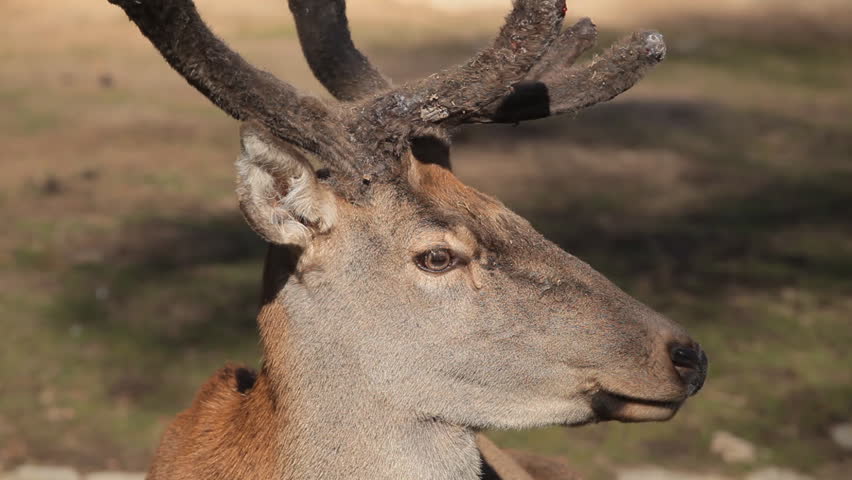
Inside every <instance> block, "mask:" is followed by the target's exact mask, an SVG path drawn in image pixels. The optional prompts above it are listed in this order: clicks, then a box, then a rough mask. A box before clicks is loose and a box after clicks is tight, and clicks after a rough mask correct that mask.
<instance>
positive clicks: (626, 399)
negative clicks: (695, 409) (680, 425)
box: [592, 391, 685, 422]
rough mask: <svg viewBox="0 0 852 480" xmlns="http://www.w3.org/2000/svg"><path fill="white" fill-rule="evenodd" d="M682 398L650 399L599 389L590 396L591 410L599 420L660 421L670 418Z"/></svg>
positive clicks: (679, 405)
mask: <svg viewBox="0 0 852 480" xmlns="http://www.w3.org/2000/svg"><path fill="white" fill-rule="evenodd" d="M684 400H685V399H677V400H651V399H645V398H637V397H631V396H627V395H622V394H618V393H612V392H606V391H601V392H598V393H597V394H595V396H594V397H592V410H594V412H595V415H596V416H597V418H598V420H599V421H607V420H617V421H619V422H662V421H666V420H668V419H670V418H672V417H673V416H674V415H675V413H677V411H678V409H680V407H681V405H683V402H684Z"/></svg>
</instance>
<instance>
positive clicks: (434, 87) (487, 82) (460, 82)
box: [362, 0, 566, 128]
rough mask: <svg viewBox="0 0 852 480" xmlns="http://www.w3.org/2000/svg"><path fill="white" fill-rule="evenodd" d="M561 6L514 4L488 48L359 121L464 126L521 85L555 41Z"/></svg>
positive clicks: (396, 94)
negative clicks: (471, 118) (366, 119)
mask: <svg viewBox="0 0 852 480" xmlns="http://www.w3.org/2000/svg"><path fill="white" fill-rule="evenodd" d="M565 11H566V8H565V0H516V1H515V5H514V8H513V9H512V12H511V13H510V14H509V16H508V17H507V18H506V23H505V25H503V28H502V29H501V30H500V33H499V34H498V35H497V39H496V40H495V41H494V43H493V45H492V46H491V47H489V48H486V49H485V50H482V51H481V52H479V53H478V54H477V55H475V56H474V57H473V58H472V59H471V60H469V61H468V62H467V63H465V64H463V65H460V66H458V67H456V68H454V69H450V70H448V71H445V72H442V73H437V74H434V75H432V76H430V77H428V78H425V79H423V80H420V81H417V82H414V83H411V84H408V85H405V86H402V87H400V88H398V89H396V90H392V91H390V92H388V93H382V94H381V95H380V96H378V97H376V98H374V99H373V100H372V101H370V102H367V104H366V105H365V108H364V110H363V111H362V115H365V116H367V117H368V118H370V119H371V120H373V121H374V122H375V123H376V124H379V125H382V126H383V127H385V128H386V127H387V126H388V125H390V124H391V123H393V122H389V121H388V120H391V119H394V120H401V121H402V122H403V123H411V124H415V125H416V124H422V123H424V122H425V123H433V124H439V125H441V126H453V125H458V124H461V123H466V121H467V120H468V119H469V118H470V117H471V115H473V114H475V113H477V112H479V111H481V110H483V109H484V108H486V107H487V106H488V105H490V104H492V103H494V102H495V101H497V100H498V99H500V98H502V97H505V96H506V95H507V94H508V93H509V91H510V87H511V86H512V85H513V84H515V83H517V82H519V81H521V80H523V79H524V77H525V76H526V75H527V74H528V73H529V72H530V70H531V69H532V68H533V66H535V64H536V63H537V62H538V61H539V60H540V59H541V58H542V56H544V54H545V52H546V51H547V48H548V47H549V46H550V44H551V43H552V42H553V40H554V39H555V38H556V37H557V36H558V34H559V30H560V27H561V24H562V19H563V18H564V16H565Z"/></svg>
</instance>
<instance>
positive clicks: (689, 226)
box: [0, 0, 852, 479]
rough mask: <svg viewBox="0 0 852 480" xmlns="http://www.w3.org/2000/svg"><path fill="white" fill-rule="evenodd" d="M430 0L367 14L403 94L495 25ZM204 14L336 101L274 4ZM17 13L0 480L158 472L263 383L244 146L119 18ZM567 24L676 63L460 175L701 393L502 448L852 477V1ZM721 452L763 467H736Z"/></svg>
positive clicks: (229, 123) (637, 10)
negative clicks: (244, 202)
mask: <svg viewBox="0 0 852 480" xmlns="http://www.w3.org/2000/svg"><path fill="white" fill-rule="evenodd" d="M436 2H437V3H435V5H437V6H438V7H440V8H438V9H432V8H431V6H430V5H431V4H430V2H413V1H409V0H360V1H358V0H352V1H351V6H350V10H351V16H352V19H353V28H354V31H355V37H356V41H357V42H358V43H359V44H360V45H362V46H363V47H364V50H366V51H367V52H368V54H369V55H370V56H371V57H372V58H373V59H374V60H375V62H376V63H377V64H378V65H379V66H380V67H381V68H382V69H383V70H384V71H385V72H387V74H388V75H389V76H390V77H392V78H394V79H395V80H397V81H404V80H406V79H411V78H416V77H419V76H422V75H425V74H428V73H431V72H432V71H434V70H436V69H439V68H441V67H443V66H447V65H451V64H453V63H456V62H458V61H461V60H462V59H464V58H466V57H467V56H468V55H470V54H471V53H472V52H474V51H475V50H476V49H477V48H479V47H481V46H482V45H484V44H486V43H487V41H488V38H489V36H490V35H491V34H492V32H494V31H496V28H497V26H498V25H499V21H500V17H501V15H502V12H501V11H500V10H499V9H493V8H468V9H458V8H446V6H447V5H448V4H449V3H448V2H442V1H441V0H436ZM197 3H198V4H199V9H200V10H201V12H202V14H203V15H204V16H205V18H206V19H207V21H208V23H209V24H211V25H212V26H213V28H214V30H215V31H216V32H217V33H219V34H220V35H221V36H223V37H224V38H226V39H227V40H228V42H229V43H230V44H231V45H232V46H233V47H234V48H236V49H237V50H239V51H240V52H242V53H243V54H244V55H245V56H246V57H248V58H249V59H250V60H251V61H252V62H254V63H256V64H258V65H260V66H262V67H263V68H266V69H268V70H270V71H272V72H274V73H275V74H277V75H279V76H280V77H282V78H284V79H286V80H288V81H290V82H291V83H294V84H296V85H297V86H298V87H300V88H304V89H306V90H308V91H311V92H313V93H314V94H316V95H321V96H325V95H326V94H325V93H324V92H323V91H322V89H321V87H320V86H319V85H318V84H317V83H316V82H315V81H314V80H313V79H312V77H311V75H310V72H309V71H308V69H307V67H306V65H305V62H304V60H303V58H302V56H301V52H300V50H299V47H298V44H297V40H296V38H295V32H294V28H293V25H292V22H291V20H290V18H289V14H288V13H287V11H286V5H285V2H282V1H274V0H243V1H241V2H229V1H225V0H199V1H198V2H197ZM454 3H455V4H458V3H459V2H454ZM480 3H482V2H480ZM492 3H495V4H497V5H498V6H499V5H501V4H506V3H507V2H500V1H496V0H495V1H494V2H492ZM0 15H1V16H2V18H3V21H2V22H3V28H0V60H2V67H0V145H2V149H0V152H2V153H0V165H2V175H0V222H2V224H3V225H4V227H3V228H2V230H0V322H2V326H3V330H4V335H3V338H2V340H0V470H2V468H3V467H9V466H13V465H15V464H18V463H21V462H24V461H38V462H43V463H54V462H55V463H62V464H70V465H74V466H76V467H79V468H82V469H89V470H94V469H102V468H110V469H122V468H123V469H130V470H140V469H144V467H145V465H146V463H147V461H148V459H149V457H150V454H151V452H152V449H153V448H154V447H155V446H156V443H157V440H158V437H159V435H160V433H161V432H162V429H163V428H164V426H165V425H166V424H167V422H168V421H169V419H170V418H171V417H172V416H174V414H175V413H176V412H177V411H179V410H180V409H182V408H184V407H185V406H186V405H187V404H188V402H189V400H190V398H191V397H192V395H193V393H194V391H195V389H196V388H197V387H198V385H199V384H200V383H201V382H202V381H203V379H204V378H205V377H206V376H208V375H209V374H211V373H212V372H213V371H214V370H215V369H216V368H218V367H219V366H221V365H222V364H224V363H225V362H241V363H246V364H250V365H256V364H257V363H258V361H259V358H258V350H257V336H256V332H255V327H254V313H255V309H256V306H257V300H258V293H259V291H258V289H259V279H260V267H261V260H262V254H263V251H264V246H263V244H262V242H261V241H260V240H258V239H257V238H255V236H254V235H253V234H252V233H251V232H250V230H249V229H248V228H247V227H246V226H245V225H244V223H243V221H242V219H241V217H240V215H239V213H238V211H237V208H236V202H235V196H234V194H233V172H232V164H233V159H234V158H235V155H236V151H237V141H238V138H237V128H238V125H237V123H236V122H235V121H233V120H230V119H229V118H227V117H226V116H225V115H224V114H222V113H220V112H218V111H217V110H216V109H215V108H214V107H213V106H211V105H209V104H208V103H207V101H206V100H205V99H204V98H203V97H202V96H201V95H200V94H198V93H196V92H195V91H194V90H192V88H190V87H189V86H188V85H187V84H186V83H185V82H184V81H183V80H182V79H181V78H180V77H179V76H178V75H176V74H174V73H173V72H172V71H171V70H169V68H168V67H167V66H166V65H165V63H164V62H163V61H162V60H161V59H160V58H159V57H158V56H157V54H156V53H155V51H154V50H153V48H151V46H150V45H149V44H148V43H147V42H146V41H145V40H144V39H143V38H142V37H141V35H140V34H139V33H138V31H137V30H136V29H135V28H134V27H133V26H132V25H131V24H129V23H128V22H127V20H126V17H124V16H123V14H122V12H121V11H120V10H119V9H118V8H116V7H113V6H111V5H108V4H107V1H106V0H88V1H85V2H59V1H57V0H52V1H48V2H31V1H29V0H5V1H2V2H0ZM569 15H570V16H572V18H575V19H576V18H578V17H580V16H587V15H588V16H593V18H594V20H595V21H596V23H597V24H598V25H599V27H600V29H601V30H602V36H601V37H602V38H601V42H600V43H601V44H602V45H606V44H607V43H609V42H611V41H612V40H613V39H615V38H616V37H617V36H620V35H624V34H627V33H629V31H630V30H631V29H637V28H644V27H654V28H657V29H659V30H661V31H662V32H664V33H665V34H666V38H667V41H668V44H669V57H668V59H667V60H666V62H664V64H663V65H661V66H660V67H659V68H657V69H656V70H655V71H654V72H653V73H652V74H651V75H649V77H648V78H647V79H646V81H644V82H643V83H642V84H641V85H640V86H638V87H637V88H635V89H634V90H632V91H631V92H629V93H628V94H625V95H624V96H622V97H620V98H619V99H617V100H616V101H614V102H611V103H609V104H606V105H603V106H600V107H597V108H594V109H592V110H590V111H588V112H584V113H582V114H580V115H578V116H577V117H576V118H556V119H549V120H546V121H538V122H533V123H529V124H523V125H520V126H500V127H476V128H469V129H465V130H463V131H462V132H460V134H459V135H458V137H457V138H456V139H455V151H454V159H453V161H454V165H455V167H456V171H457V174H458V175H459V176H460V177H461V178H462V179H463V180H465V181H467V182H469V183H471V184H473V185H475V186H477V187H478V188H480V189H482V190H483V191H485V192H488V193H490V194H493V195H495V196H497V197H498V198H500V199H501V200H503V201H504V202H505V203H507V204H508V205H510V206H511V207H512V208H514V209H515V210H517V211H518V212H519V213H521V214H522V215H524V216H526V217H527V218H529V219H530V220H531V221H532V222H533V224H534V225H536V226H537V227H538V228H539V229H540V230H541V231H543V232H544V233H545V234H546V235H547V236H548V237H549V238H551V239H553V240H554V241H557V242H558V243H560V244H561V245H562V246H563V247H565V248H566V249H567V250H568V251H570V252H572V253H574V254H576V255H577V256H579V257H581V258H583V259H584V260H586V261H588V262H589V263H591V264H592V265H593V266H595V267H596V268H597V269H599V270H601V271H602V272H604V273H605V274H607V275H608V276H609V277H610V278H612V279H613V280H614V281H616V283H618V284H619V285H620V286H622V287H623V288H624V289H625V290H627V291H628V292H630V293H631V294H633V295H635V296H637V297H638V298H640V299H642V300H643V301H645V302H647V303H649V304H651V305H653V306H654V307H655V308H657V309H658V310H660V311H662V312H663V313H665V314H667V315H669V316H671V317H672V318H674V319H676V320H677V321H679V322H680V323H682V324H684V325H685V326H687V327H688V328H689V330H690V331H691V332H692V333H693V334H694V336H695V337H696V338H699V339H700V340H701V342H702V344H703V345H704V347H705V348H706V350H707V351H708V352H709V355H710V357H711V359H712V367H711V376H710V380H709V382H708V384H707V386H706V388H705V390H704V391H703V392H702V393H701V395H699V396H698V397H696V398H695V399H694V400H693V401H691V402H690V403H689V404H688V405H687V406H686V407H685V408H684V409H683V411H682V412H681V413H680V414H679V415H678V416H677V417H676V418H675V419H674V420H672V421H671V422H667V423H662V424H642V425H623V424H601V425H595V426H590V427H584V428H580V429H569V430H566V429H545V430H537V431H531V432H496V433H495V437H496V438H497V439H498V440H499V441H500V443H502V444H503V445H506V446H511V447H517V448H527V449H533V450H537V451H540V452H543V453H547V454H554V455H563V456H565V457H566V458H568V459H569V460H570V461H571V462H572V463H574V464H575V465H577V468H578V469H580V470H581V471H583V472H585V473H586V474H587V475H588V476H589V477H590V478H593V479H594V478H610V477H611V476H612V475H613V472H614V471H615V470H616V469H618V468H620V467H622V466H628V465H641V464H655V465H662V466H666V467H671V468H680V469H686V470H690V471H702V472H716V473H719V474H724V475H739V474H741V473H743V472H745V471H748V470H750V469H753V468H757V467H760V466H765V465H780V466H783V467H788V468H793V469H796V470H798V471H800V472H804V473H807V474H810V475H813V476H815V477H817V478H825V479H841V478H846V477H844V473H847V472H848V471H850V470H852V456H850V453H849V452H848V451H844V450H843V449H841V447H839V446H838V445H836V444H835V443H833V442H832V440H831V438H830V436H829V433H828V432H829V429H830V427H831V426H832V425H835V424H837V423H841V422H849V421H852V354H850V350H852V348H850V347H852V324H850V321H849V319H850V317H852V207H850V206H852V120H850V119H852V93H850V88H849V86H850V85H852V27H850V25H852V7H850V6H849V5H848V2H842V1H812V2H786V1H766V0H764V1H756V0H753V1H752V0H723V1H716V2H712V3H711V2H674V1H673V0H653V1H648V2H642V5H641V7H639V6H637V4H636V2H629V1H626V0H607V1H591V0H584V1H578V2H569ZM719 431H727V432H732V433H733V434H735V435H736V436H738V437H741V438H743V439H745V440H747V441H748V442H750V443H752V444H753V445H755V446H756V449H757V450H756V451H757V455H756V458H755V459H754V460H753V461H752V462H751V463H748V464H726V463H724V462H722V461H721V460H720V459H719V457H717V456H715V455H714V454H713V453H711V452H710V442H711V438H712V436H713V434H714V433H716V432H719Z"/></svg>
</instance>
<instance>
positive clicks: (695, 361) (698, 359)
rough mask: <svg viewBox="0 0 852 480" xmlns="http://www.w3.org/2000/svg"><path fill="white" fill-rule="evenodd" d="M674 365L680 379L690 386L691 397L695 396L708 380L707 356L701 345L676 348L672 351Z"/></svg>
mask: <svg viewBox="0 0 852 480" xmlns="http://www.w3.org/2000/svg"><path fill="white" fill-rule="evenodd" d="M671 357H672V363H673V364H674V366H675V370H677V373H678V375H680V378H682V379H683V381H684V383H686V384H687V385H688V386H689V395H695V394H696V393H698V391H699V390H701V387H703V386H704V380H706V379H707V355H705V354H704V351H703V350H701V347H700V346H699V345H697V344H696V345H695V346H690V347H685V346H682V345H681V346H675V347H674V348H672V351H671Z"/></svg>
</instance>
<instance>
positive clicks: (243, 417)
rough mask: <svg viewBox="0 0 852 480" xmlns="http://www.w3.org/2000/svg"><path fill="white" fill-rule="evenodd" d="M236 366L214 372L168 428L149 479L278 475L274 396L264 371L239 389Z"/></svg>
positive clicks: (211, 479)
mask: <svg viewBox="0 0 852 480" xmlns="http://www.w3.org/2000/svg"><path fill="white" fill-rule="evenodd" d="M236 372H237V368H236V367H230V366H229V367H225V368H223V369H222V370H220V371H218V372H217V373H215V374H214V375H213V376H212V377H211V378H210V379H209V380H208V381H207V382H206V383H205V384H204V385H203V386H202V387H201V390H199V392H198V394H197V395H196V397H195V400H194V401H193V402H192V406H190V408H189V409H187V410H186V411H184V412H183V413H181V414H180V415H178V416H177V418H175V420H174V422H172V424H171V425H170V426H169V428H168V429H167V430H166V433H165V434H164V435H163V439H162V441H161V443H160V447H159V449H158V450H157V454H156V460H155V461H154V463H153V465H152V468H151V471H150V472H149V474H148V477H147V478H148V480H190V479H192V480H200V479H209V480H215V479H221V480H241V479H244V480H249V479H261V478H275V476H276V473H277V472H276V471H275V470H276V462H275V461H274V460H275V458H276V457H275V453H274V452H275V448H276V431H277V429H276V424H275V421H276V418H277V416H276V414H275V411H276V399H275V396H274V395H273V394H272V391H271V388H270V384H269V379H268V378H267V376H266V375H265V374H263V373H261V375H260V376H259V377H258V378H257V381H256V382H255V383H254V385H253V386H252V388H251V389H250V390H248V391H246V392H245V393H241V392H240V391H238V385H237V378H236Z"/></svg>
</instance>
